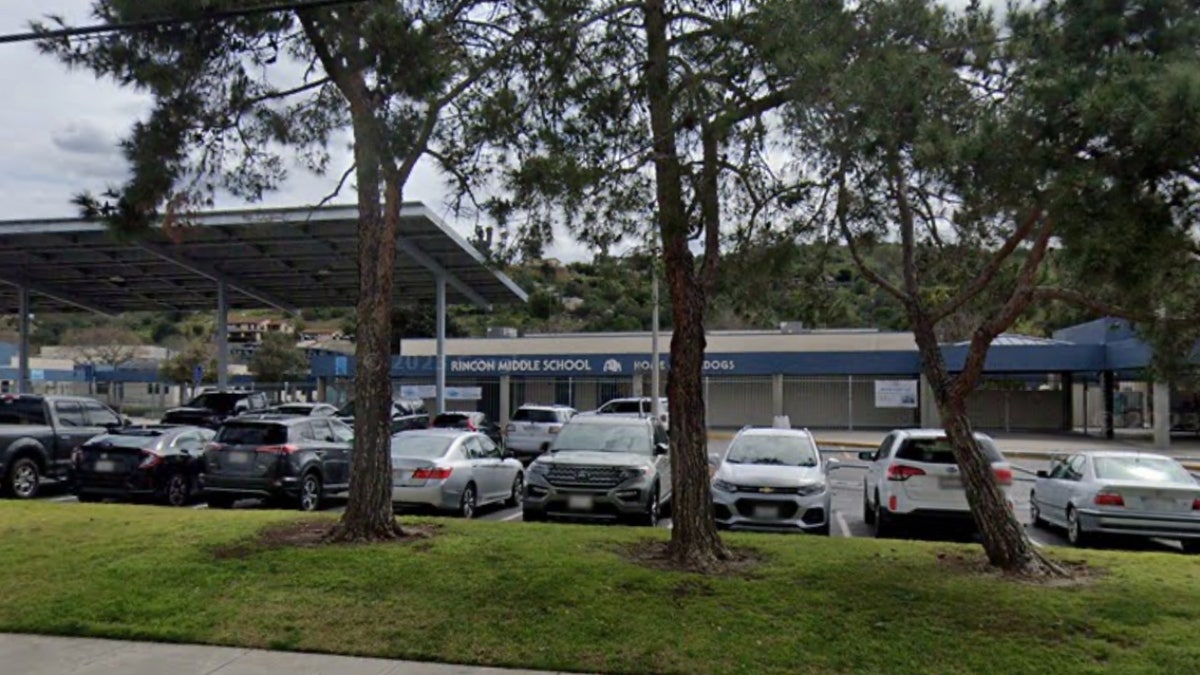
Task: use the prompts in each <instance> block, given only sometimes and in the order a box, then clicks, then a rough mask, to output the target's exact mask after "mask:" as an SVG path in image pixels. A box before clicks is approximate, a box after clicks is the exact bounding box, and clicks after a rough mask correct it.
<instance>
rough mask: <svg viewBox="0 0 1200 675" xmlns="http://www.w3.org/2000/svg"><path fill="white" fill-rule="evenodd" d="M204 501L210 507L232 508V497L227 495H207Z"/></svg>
mask: <svg viewBox="0 0 1200 675" xmlns="http://www.w3.org/2000/svg"><path fill="white" fill-rule="evenodd" d="M204 502H205V503H206V504H208V508H210V509H229V508H233V502H234V499H233V497H230V496H229V495H208V496H207V497H205V498H204Z"/></svg>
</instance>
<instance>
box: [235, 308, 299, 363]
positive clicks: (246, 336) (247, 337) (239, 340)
mask: <svg viewBox="0 0 1200 675" xmlns="http://www.w3.org/2000/svg"><path fill="white" fill-rule="evenodd" d="M295 332H296V326H295V324H293V323H292V322H291V321H286V320H284V319H275V318H271V317H252V316H245V315H237V314H234V315H231V316H230V317H229V343H230V345H231V346H232V345H239V344H240V345H244V344H259V343H261V342H262V341H263V336H264V335H266V334H267V333H283V334H285V335H292V334H294V333H295ZM250 351H251V353H253V349H251V350H250Z"/></svg>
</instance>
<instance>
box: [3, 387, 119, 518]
mask: <svg viewBox="0 0 1200 675" xmlns="http://www.w3.org/2000/svg"><path fill="white" fill-rule="evenodd" d="M127 425H128V420H125V419H122V418H121V416H120V415H117V413H115V412H113V411H112V410H110V409H109V408H107V407H105V406H104V404H102V403H100V402H99V401H96V400H93V399H90V398H81V397H76V396H28V395H21V396H18V395H14V394H4V395H2V396H0V492H3V493H4V494H5V495H6V496H10V497H16V498H17V499H32V498H34V497H36V496H37V494H38V491H39V490H40V489H41V484H42V478H54V479H58V480H62V479H65V478H67V477H68V476H69V475H70V470H71V453H72V452H74V450H75V448H78V447H79V446H80V445H83V444H84V443H85V442H87V441H88V439H90V438H92V437H94V436H97V435H99V434H102V433H105V432H106V431H112V430H114V429H119V428H121V427H124V426H127Z"/></svg>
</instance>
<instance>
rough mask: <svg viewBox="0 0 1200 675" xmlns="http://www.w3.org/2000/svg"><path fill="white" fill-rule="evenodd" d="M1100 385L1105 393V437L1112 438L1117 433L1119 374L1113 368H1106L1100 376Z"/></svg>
mask: <svg viewBox="0 0 1200 675" xmlns="http://www.w3.org/2000/svg"><path fill="white" fill-rule="evenodd" d="M1100 386H1101V387H1102V388H1103V393H1104V437H1105V438H1107V439H1109V440H1112V439H1113V437H1114V436H1116V433H1115V432H1114V431H1113V424H1114V422H1115V420H1114V419H1113V418H1114V417H1115V416H1116V401H1114V399H1115V398H1116V393H1117V374H1116V373H1114V372H1113V371H1111V370H1106V371H1104V373H1103V374H1102V375H1101V377H1100Z"/></svg>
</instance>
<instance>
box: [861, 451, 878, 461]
mask: <svg viewBox="0 0 1200 675" xmlns="http://www.w3.org/2000/svg"><path fill="white" fill-rule="evenodd" d="M858 458H859V459H861V460H862V461H864V462H873V461H875V453H874V452H871V451H870V450H863V451H862V452H860V453H858Z"/></svg>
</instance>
